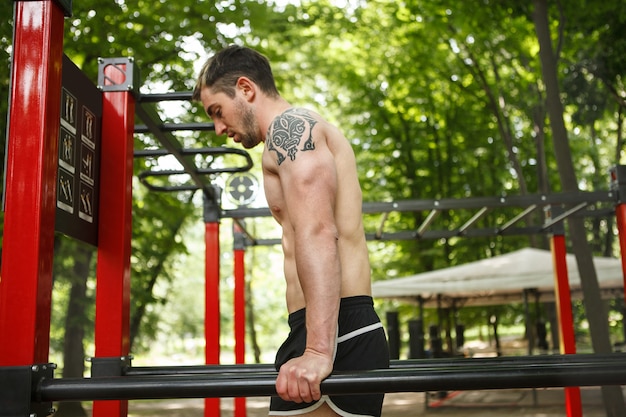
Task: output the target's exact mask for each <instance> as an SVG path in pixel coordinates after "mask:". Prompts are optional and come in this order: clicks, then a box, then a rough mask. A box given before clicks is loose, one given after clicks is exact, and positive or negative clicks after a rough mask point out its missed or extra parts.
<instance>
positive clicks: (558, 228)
mask: <svg viewBox="0 0 626 417" xmlns="http://www.w3.org/2000/svg"><path fill="white" fill-rule="evenodd" d="M556 210H558V209H556ZM556 210H555V209H552V211H556ZM553 214H554V213H553ZM550 216H551V211H550V209H548V210H547V218H548V219H550ZM550 248H551V249H552V265H553V267H554V291H555V299H556V307H557V314H558V318H559V324H560V326H559V338H560V342H561V343H560V349H561V353H563V354H575V353H576V338H575V334H574V318H573V315H572V298H571V297H572V296H571V291H570V286H569V276H568V272H567V250H566V246H565V231H564V229H563V224H562V223H558V224H557V225H555V226H554V229H553V234H552V237H551V238H550ZM565 410H566V412H567V416H568V417H582V415H583V412H582V402H581V397H580V387H565Z"/></svg>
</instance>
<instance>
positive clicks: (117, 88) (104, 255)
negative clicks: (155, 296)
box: [93, 60, 135, 417]
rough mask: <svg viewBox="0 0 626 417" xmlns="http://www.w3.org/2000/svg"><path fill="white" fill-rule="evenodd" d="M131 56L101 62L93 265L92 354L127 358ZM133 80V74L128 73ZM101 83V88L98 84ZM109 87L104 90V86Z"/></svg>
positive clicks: (117, 409)
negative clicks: (97, 183) (96, 260)
mask: <svg viewBox="0 0 626 417" xmlns="http://www.w3.org/2000/svg"><path fill="white" fill-rule="evenodd" d="M132 65H133V64H132V63H131V62H130V60H120V62H118V63H116V64H109V65H101V69H100V71H101V73H102V74H103V75H104V77H103V79H104V80H105V84H104V86H105V87H106V88H105V90H104V93H103V102H102V147H101V162H100V206H99V207H100V208H99V213H100V215H99V225H98V264H97V268H96V277H97V284H96V320H95V344H96V349H95V350H96V352H95V353H96V358H106V357H120V358H121V357H128V355H129V349H130V346H129V341H130V340H129V338H130V329H129V327H130V252H131V246H130V243H131V235H132V186H131V184H132V177H133V134H134V117H135V99H134V97H133V95H132V93H131V92H130V91H129V89H128V86H126V83H127V81H128V78H129V77H127V75H126V74H127V73H131V74H132ZM131 78H132V77H131ZM101 87H102V86H101ZM107 89H108V90H107ZM127 414H128V401H126V400H123V401H95V402H94V405H93V416H94V417H99V416H106V417H118V416H126V415H127Z"/></svg>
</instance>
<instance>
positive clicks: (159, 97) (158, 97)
mask: <svg viewBox="0 0 626 417" xmlns="http://www.w3.org/2000/svg"><path fill="white" fill-rule="evenodd" d="M191 95H192V94H191V91H175V92H170V93H156V94H141V95H140V96H139V101H140V102H141V103H159V102H161V101H191Z"/></svg>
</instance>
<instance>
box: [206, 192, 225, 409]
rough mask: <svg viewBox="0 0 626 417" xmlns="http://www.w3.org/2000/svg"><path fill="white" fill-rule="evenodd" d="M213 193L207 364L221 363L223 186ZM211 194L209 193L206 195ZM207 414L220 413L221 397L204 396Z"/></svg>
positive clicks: (208, 259)
mask: <svg viewBox="0 0 626 417" xmlns="http://www.w3.org/2000/svg"><path fill="white" fill-rule="evenodd" d="M213 191H214V192H213V193H205V194H204V224H205V245H206V246H205V311H204V337H205V341H206V347H205V359H206V364H207V365H217V364H219V363H220V215H221V213H220V211H221V201H220V199H221V190H220V189H219V187H214V188H213ZM207 194H210V195H207ZM204 415H205V416H206V417H219V416H220V415H221V410H220V399H219V398H206V399H205V400H204Z"/></svg>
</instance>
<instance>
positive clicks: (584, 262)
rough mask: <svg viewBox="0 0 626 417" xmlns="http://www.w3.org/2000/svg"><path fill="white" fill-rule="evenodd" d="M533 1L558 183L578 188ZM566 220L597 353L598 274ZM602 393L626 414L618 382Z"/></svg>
mask: <svg viewBox="0 0 626 417" xmlns="http://www.w3.org/2000/svg"><path fill="white" fill-rule="evenodd" d="M533 5H534V10H533V21H534V24H535V31H536V33H537V39H538V41H539V58H540V60H541V70H542V77H543V82H544V84H545V86H546V98H547V105H548V117H549V120H550V126H551V128H552V135H553V143H554V152H555V154H556V161H557V165H558V170H559V177H560V179H561V186H562V188H563V191H578V183H577V180H576V174H575V171H574V164H573V161H572V156H571V152H570V148H569V141H568V138H567V131H566V129H565V122H564V121H563V104H562V103H561V99H560V97H559V85H558V79H557V69H556V59H555V56H554V52H553V50H552V40H551V36H550V27H549V23H548V5H547V0H534V1H533ZM567 224H568V227H569V235H570V238H571V242H572V248H573V251H574V255H575V256H576V263H577V265H578V271H579V274H580V281H581V287H582V290H583V296H584V299H583V302H584V306H585V312H586V315H587V319H588V321H589V330H590V333H591V340H592V345H593V350H594V352H596V353H607V352H611V351H612V348H611V341H610V338H609V331H608V330H609V329H608V314H607V311H606V309H605V306H604V304H603V303H602V299H601V296H600V286H599V285H598V278H597V274H596V270H595V266H594V264H593V254H592V253H591V248H590V246H589V243H588V242H587V238H586V230H585V225H584V222H583V219H580V218H574V217H570V218H568V223H567ZM602 395H603V398H604V404H605V408H606V412H607V416H609V417H620V416H624V415H626V408H625V407H624V398H623V394H622V390H621V388H620V387H619V386H608V387H602Z"/></svg>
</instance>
